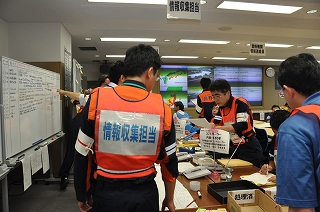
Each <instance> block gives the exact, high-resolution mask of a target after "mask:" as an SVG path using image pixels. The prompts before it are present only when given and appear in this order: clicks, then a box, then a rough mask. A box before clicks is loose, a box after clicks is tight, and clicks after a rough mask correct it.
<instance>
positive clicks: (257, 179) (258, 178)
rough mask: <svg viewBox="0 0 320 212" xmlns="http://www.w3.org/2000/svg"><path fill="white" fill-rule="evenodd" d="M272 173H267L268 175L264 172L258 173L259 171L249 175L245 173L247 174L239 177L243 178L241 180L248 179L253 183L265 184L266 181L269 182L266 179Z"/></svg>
mask: <svg viewBox="0 0 320 212" xmlns="http://www.w3.org/2000/svg"><path fill="white" fill-rule="evenodd" d="M272 175H273V174H268V175H265V174H260V173H258V172H257V173H253V174H251V175H247V176H241V177H240V178H241V179H243V180H248V181H251V182H253V183H256V184H261V185H265V184H267V183H270V182H269V181H268V179H269V178H270V177H271V176H272Z"/></svg>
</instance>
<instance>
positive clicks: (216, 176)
mask: <svg viewBox="0 0 320 212" xmlns="http://www.w3.org/2000/svg"><path fill="white" fill-rule="evenodd" d="M211 176H212V177H213V179H218V178H219V177H220V174H219V173H218V172H216V171H214V172H212V173H211Z"/></svg>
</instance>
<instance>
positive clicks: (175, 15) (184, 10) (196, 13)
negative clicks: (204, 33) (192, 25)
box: [167, 0, 201, 20]
mask: <svg viewBox="0 0 320 212" xmlns="http://www.w3.org/2000/svg"><path fill="white" fill-rule="evenodd" d="M167 19H193V20H201V9H200V0H185V1H174V0H168V3H167Z"/></svg>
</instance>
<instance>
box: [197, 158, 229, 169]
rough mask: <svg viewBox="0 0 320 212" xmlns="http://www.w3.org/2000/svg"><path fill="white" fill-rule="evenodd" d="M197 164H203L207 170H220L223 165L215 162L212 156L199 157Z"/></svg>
mask: <svg viewBox="0 0 320 212" xmlns="http://www.w3.org/2000/svg"><path fill="white" fill-rule="evenodd" d="M198 164H199V166H205V167H206V168H207V169H209V170H216V171H222V170H223V167H222V166H221V165H219V164H218V163H217V162H215V161H214V160H213V159H212V158H199V159H198Z"/></svg>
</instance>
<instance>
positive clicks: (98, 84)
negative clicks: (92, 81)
mask: <svg viewBox="0 0 320 212" xmlns="http://www.w3.org/2000/svg"><path fill="white" fill-rule="evenodd" d="M106 78H109V76H108V75H107V74H103V75H101V76H100V77H99V79H98V81H97V87H100V86H101V85H102V84H103V83H104V81H105V80H106ZM109 79H110V78H109Z"/></svg>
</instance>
